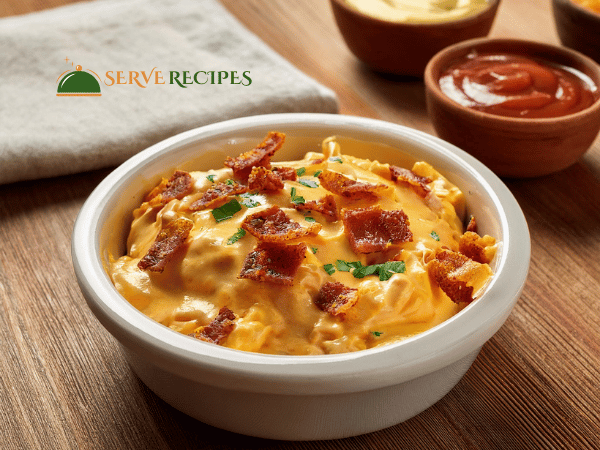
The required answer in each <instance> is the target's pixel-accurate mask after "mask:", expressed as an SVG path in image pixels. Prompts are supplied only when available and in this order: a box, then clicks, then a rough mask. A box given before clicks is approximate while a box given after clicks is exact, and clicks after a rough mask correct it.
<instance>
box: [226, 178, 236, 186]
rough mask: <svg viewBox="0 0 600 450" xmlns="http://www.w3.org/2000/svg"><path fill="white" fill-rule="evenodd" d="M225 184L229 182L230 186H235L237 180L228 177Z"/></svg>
mask: <svg viewBox="0 0 600 450" xmlns="http://www.w3.org/2000/svg"><path fill="white" fill-rule="evenodd" d="M225 184H227V185H229V186H233V185H234V184H235V181H234V180H232V179H231V178H228V179H226V180H225Z"/></svg>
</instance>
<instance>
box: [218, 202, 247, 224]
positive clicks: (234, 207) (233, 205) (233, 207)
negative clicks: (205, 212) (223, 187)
mask: <svg viewBox="0 0 600 450" xmlns="http://www.w3.org/2000/svg"><path fill="white" fill-rule="evenodd" d="M241 209H242V206H241V205H240V204H239V203H238V201H237V200H236V199H235V198H234V199H233V200H231V201H229V203H225V204H224V205H223V206H221V207H220V208H215V209H213V210H212V211H211V213H212V215H213V217H214V218H215V220H216V221H217V222H221V221H223V220H227V219H231V218H232V217H233V215H234V214H235V213H236V212H238V211H241Z"/></svg>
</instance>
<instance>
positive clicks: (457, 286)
mask: <svg viewBox="0 0 600 450" xmlns="http://www.w3.org/2000/svg"><path fill="white" fill-rule="evenodd" d="M474 264H477V263H476V262H474V261H473V260H471V259H469V258H468V257H466V256H465V255H463V254H461V253H457V252H453V251H451V250H442V251H440V252H439V253H438V254H437V255H436V256H435V259H432V260H431V261H430V262H429V263H428V265H427V267H428V271H429V274H430V275H431V276H432V277H433V279H434V280H435V281H436V282H437V284H438V285H439V287H440V289H441V290H442V291H444V293H445V294H446V295H447V296H448V297H449V298H450V300H452V301H453V302H455V303H461V302H466V303H470V302H472V301H473V286H467V280H469V278H470V275H469V273H470V272H472V271H473V265H474Z"/></svg>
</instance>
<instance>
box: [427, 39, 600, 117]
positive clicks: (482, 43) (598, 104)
mask: <svg viewBox="0 0 600 450" xmlns="http://www.w3.org/2000/svg"><path fill="white" fill-rule="evenodd" d="M502 44H504V45H505V46H506V47H507V49H510V48H511V47H512V48H514V47H518V48H520V49H531V48H538V49H545V50H548V51H553V52H556V53H557V54H562V55H564V56H565V57H567V58H571V59H572V60H579V61H580V63H581V64H582V65H583V66H586V67H587V68H588V69H590V70H591V71H592V72H593V73H594V74H595V76H596V80H592V81H594V82H595V84H596V89H597V91H599V95H598V98H596V101H595V102H594V103H592V104H591V105H590V106H588V107H587V108H585V109H583V110H581V111H578V112H575V113H571V114H566V115H563V116H558V117H545V118H544V117H541V118H531V117H509V116H501V115H498V114H491V113H487V112H484V111H477V110H474V109H471V108H469V107H467V106H463V105H461V104H459V103H457V102H455V101H454V100H452V99H451V98H450V97H448V96H447V95H446V94H444V93H443V92H442V90H441V89H440V86H439V82H438V80H437V79H436V78H435V77H434V72H435V71H436V70H437V69H438V66H440V65H441V64H443V63H444V62H446V63H448V59H450V58H452V55H454V54H455V53H461V52H463V51H465V50H469V49H475V50H477V49H479V48H481V47H486V46H493V45H502ZM507 52H508V51H507ZM440 72H441V68H440ZM423 81H424V83H425V89H426V92H428V93H430V94H431V95H433V96H434V97H435V98H436V99H437V101H439V102H441V103H443V104H444V106H445V107H446V108H449V109H452V110H454V111H457V112H461V113H462V114H465V115H469V116H471V117H476V118H478V119H479V120H487V121H489V120H493V121H496V122H502V123H506V124H510V125H513V126H516V127H524V128H526V127H529V126H531V125H532V124H537V125H546V126H550V127H551V126H554V125H556V124H558V123H563V122H567V121H571V120H577V119H578V118H580V117H586V116H590V115H595V114H598V113H600V65H598V64H596V62H595V61H594V60H592V59H591V58H589V57H588V56H586V55H584V54H582V53H580V52H578V51H576V50H573V49H570V48H566V47H561V46H557V45H552V44H547V43H545V42H538V41H532V40H527V39H516V38H475V39H469V40H467V41H462V42H458V43H456V44H454V45H451V46H449V47H446V48H445V49H443V50H441V51H439V52H438V53H436V54H435V55H434V56H433V57H432V58H431V59H430V60H429V62H428V63H427V66H426V67H425V72H424V76H423Z"/></svg>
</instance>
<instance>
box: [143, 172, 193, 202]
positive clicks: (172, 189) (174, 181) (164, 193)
mask: <svg viewBox="0 0 600 450" xmlns="http://www.w3.org/2000/svg"><path fill="white" fill-rule="evenodd" d="M193 190H194V179H193V178H192V176H191V175H190V174H189V173H187V172H185V171H183V170H176V171H175V173H174V174H173V175H172V176H171V178H169V179H168V180H167V179H166V178H163V179H162V181H161V182H160V184H159V185H158V186H156V187H155V188H154V189H152V190H151V191H150V192H149V193H148V195H146V197H145V198H144V201H146V202H149V201H152V200H154V202H153V203H156V204H157V205H166V204H167V203H169V202H170V201H171V200H173V199H177V200H181V199H182V198H183V197H185V196H186V195H188V194H189V193H191V192H192V191H193Z"/></svg>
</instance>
